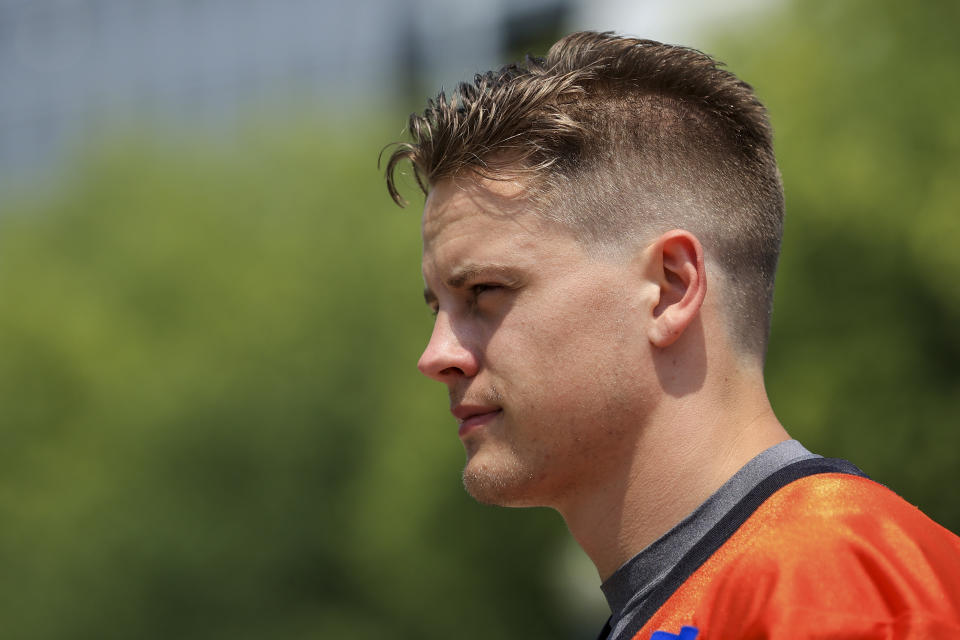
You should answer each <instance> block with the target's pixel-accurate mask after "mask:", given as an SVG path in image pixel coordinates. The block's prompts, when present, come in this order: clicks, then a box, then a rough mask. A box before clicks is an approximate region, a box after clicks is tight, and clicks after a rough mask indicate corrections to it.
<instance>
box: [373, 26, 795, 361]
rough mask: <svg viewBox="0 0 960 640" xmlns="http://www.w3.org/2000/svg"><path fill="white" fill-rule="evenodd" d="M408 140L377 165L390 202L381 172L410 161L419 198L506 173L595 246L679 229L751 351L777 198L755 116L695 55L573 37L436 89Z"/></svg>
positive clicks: (775, 242)
mask: <svg viewBox="0 0 960 640" xmlns="http://www.w3.org/2000/svg"><path fill="white" fill-rule="evenodd" d="M409 133H410V135H411V138H412V141H411V142H403V143H398V144H396V145H395V147H394V149H393V152H392V154H391V155H390V157H389V160H388V162H387V166H386V179H387V187H388V190H389V192H390V195H391V197H392V198H393V199H394V200H395V201H396V202H397V203H398V204H400V205H401V206H403V205H404V204H405V202H404V200H403V198H402V197H401V196H400V194H399V192H398V191H397V188H396V183H395V176H396V171H397V167H398V165H399V164H400V163H401V162H404V161H409V162H410V163H411V164H412V165H413V168H414V176H415V177H416V180H417V183H418V184H419V185H420V187H421V189H423V191H424V193H428V192H429V189H430V186H431V185H434V184H436V183H437V182H438V181H441V180H444V179H446V178H450V177H453V176H458V175H461V174H464V173H467V172H474V173H477V174H479V175H482V176H484V177H489V178H493V179H501V178H502V179H510V178H517V177H519V178H521V179H523V180H524V181H525V182H524V184H525V186H526V187H527V191H528V192H529V198H530V200H531V203H532V209H533V210H534V211H536V212H537V213H539V214H540V215H542V216H544V217H546V218H549V219H552V220H554V221H556V222H558V223H561V224H564V225H566V226H568V227H569V228H571V229H572V230H573V231H574V232H575V233H576V234H577V236H578V237H579V238H581V239H582V241H583V242H585V243H593V244H596V245H598V246H601V247H607V248H609V250H617V251H623V250H626V249H628V248H629V247H633V246H636V244H637V243H638V242H642V241H644V240H647V241H649V240H652V239H653V238H655V237H657V236H658V235H659V234H660V233H663V232H665V231H668V230H670V229H674V228H684V229H687V230H688V231H690V232H691V233H693V234H694V235H696V236H697V237H698V238H699V239H700V241H701V243H702V244H703V246H704V250H705V252H706V254H707V262H708V269H709V268H711V267H716V272H715V273H714V275H720V276H721V277H720V280H722V282H720V283H719V284H720V286H721V288H722V296H723V300H724V305H725V307H726V312H727V314H726V317H727V321H728V325H729V326H730V328H731V330H732V333H733V335H734V336H735V337H736V340H735V342H736V344H737V345H738V346H740V347H742V348H743V349H744V350H745V351H747V352H749V353H753V354H756V355H758V356H759V357H760V358H761V359H762V358H763V357H764V354H765V351H766V343H767V339H768V335H769V329H770V317H771V315H772V305H773V284H774V275H775V271H776V267H777V259H778V256H779V252H780V240H781V236H782V230H783V188H782V184H781V181H780V173H779V171H778V169H777V165H776V160H775V158H774V153H773V134H772V130H771V127H770V124H769V122H768V119H767V113H766V109H765V108H764V107H763V105H762V104H761V103H760V101H759V100H758V99H757V98H756V96H755V95H754V93H753V89H752V88H751V87H750V85H748V84H746V83H744V82H742V81H741V80H739V79H738V78H737V77H736V76H734V75H733V74H732V73H730V72H729V71H726V70H725V69H722V68H721V64H720V63H718V62H717V61H716V60H714V59H713V58H711V57H710V56H708V55H706V54H704V53H701V52H700V51H696V50H694V49H689V48H686V47H680V46H673V45H666V44H661V43H659V42H654V41H651V40H639V39H633V38H626V37H621V36H616V35H613V34H611V33H595V32H580V33H574V34H571V35H569V36H567V37H565V38H563V39H562V40H560V41H558V42H557V43H556V44H554V45H553V46H552V47H551V48H550V51H549V52H548V53H547V56H546V57H545V58H533V57H529V56H528V57H527V59H526V61H525V63H523V64H511V65H507V66H505V67H502V68H501V69H499V70H497V71H489V72H487V73H484V74H478V75H477V76H475V78H474V80H473V82H472V83H466V82H464V83H461V84H460V85H459V86H458V87H457V89H456V90H455V91H454V92H453V94H452V95H451V96H450V97H449V98H448V97H447V96H446V95H445V94H444V93H443V92H441V93H440V94H439V95H438V96H437V97H436V98H434V99H431V100H428V101H427V107H426V109H425V110H424V111H423V113H422V114H413V115H411V116H410V121H409Z"/></svg>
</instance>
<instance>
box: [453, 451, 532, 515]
mask: <svg viewBox="0 0 960 640" xmlns="http://www.w3.org/2000/svg"><path fill="white" fill-rule="evenodd" d="M533 484H534V475H533V474H532V473H531V472H530V471H528V470H524V469H522V468H520V466H519V465H496V466H495V465H489V464H483V463H481V462H480V461H478V460H476V459H471V460H468V461H467V466H466V467H464V469H463V486H464V488H465V489H466V490H467V493H469V494H470V495H471V497H473V499H474V500H476V501H477V502H481V503H483V504H492V505H497V506H500V507H532V506H536V505H537V501H536V500H534V499H532V498H533V496H532V494H533Z"/></svg>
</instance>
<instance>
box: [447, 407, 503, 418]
mask: <svg viewBox="0 0 960 640" xmlns="http://www.w3.org/2000/svg"><path fill="white" fill-rule="evenodd" d="M494 411H500V407H495V406H489V405H479V404H458V405H457V406H455V407H451V409H450V413H452V414H453V415H454V416H455V417H456V418H457V420H459V421H460V422H463V421H465V420H469V419H470V418H472V417H473V416H479V415H483V414H484V413H493V412H494Z"/></svg>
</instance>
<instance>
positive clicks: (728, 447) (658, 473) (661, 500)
mask: <svg viewBox="0 0 960 640" xmlns="http://www.w3.org/2000/svg"><path fill="white" fill-rule="evenodd" d="M723 395H724V396H728V397H729V395H728V394H727V393H724V394H723ZM735 395H738V394H735ZM739 399H740V400H741V401H740V402H737V403H734V404H731V405H730V406H728V407H718V406H717V402H715V400H716V398H711V399H710V400H711V401H710V402H700V403H691V402H690V398H686V399H685V400H684V402H683V404H682V405H681V404H680V403H670V402H666V403H664V405H665V406H662V407H660V409H659V411H658V413H659V414H660V415H658V416H656V417H655V419H654V420H652V421H651V422H650V423H649V424H650V425H661V428H660V429H654V428H652V427H651V428H647V429H645V430H644V433H642V434H639V436H638V441H637V443H636V447H635V449H634V456H633V458H632V462H631V464H630V465H629V466H628V467H627V468H625V469H622V470H619V475H612V474H609V475H607V476H605V477H604V479H603V480H604V481H603V483H602V486H593V487H589V488H587V490H585V491H583V492H580V493H579V494H577V495H574V496H571V497H570V499H569V500H568V501H566V502H565V504H563V505H561V506H560V507H559V508H558V510H559V511H560V513H561V514H562V515H563V517H564V519H565V520H566V523H567V526H568V527H569V529H570V532H571V533H572V534H573V536H574V538H575V539H576V540H577V542H578V543H579V544H580V546H581V547H582V548H583V549H584V551H585V552H586V553H587V555H588V556H590V559H591V560H593V562H594V564H595V565H596V567H597V571H598V572H599V574H600V578H601V579H602V580H606V579H607V578H608V577H609V576H610V575H611V574H612V573H613V572H614V571H616V570H617V569H618V568H619V567H620V566H621V565H623V564H624V563H625V562H627V561H628V560H629V559H630V558H632V557H633V556H634V555H636V554H637V553H639V552H640V551H642V550H643V549H644V548H645V547H646V546H648V545H649V544H650V543H652V542H653V541H655V540H656V539H657V538H659V537H660V536H662V535H663V534H664V533H666V532H667V531H669V530H670V529H671V528H672V527H673V526H674V525H676V524H677V523H678V522H680V521H681V520H682V519H683V518H684V517H686V516H687V515H688V514H689V513H690V512H692V511H693V510H694V509H695V508H696V507H697V506H698V505H700V504H701V503H702V502H703V501H705V500H706V499H707V498H709V497H710V495H712V494H713V493H714V492H715V491H716V490H717V489H719V488H720V487H721V486H722V485H723V483H724V482H726V481H727V480H728V479H729V478H730V477H731V476H733V475H734V474H735V473H736V472H737V471H738V470H739V469H740V468H741V467H742V466H743V465H745V464H746V463H747V462H749V461H750V460H751V459H752V458H753V457H754V456H756V455H758V454H759V453H761V452H762V451H764V450H766V449H767V448H769V447H771V446H773V445H775V444H777V443H779V442H782V441H784V440H787V439H788V438H789V436H788V435H787V433H786V431H785V430H784V429H783V427H782V426H781V425H780V423H779V422H778V421H777V419H776V417H775V416H774V414H773V411H772V410H771V409H770V406H769V404H768V403H767V401H766V395H765V394H764V393H762V392H761V393H760V394H755V396H754V398H753V402H743V401H742V400H745V398H744V395H739ZM720 404H726V403H723V402H720ZM724 408H726V409H727V410H726V411H724V410H723V409H724ZM703 416H709V419H705V418H704V417H703ZM650 452H657V453H656V454H655V455H653V454H651V453H650Z"/></svg>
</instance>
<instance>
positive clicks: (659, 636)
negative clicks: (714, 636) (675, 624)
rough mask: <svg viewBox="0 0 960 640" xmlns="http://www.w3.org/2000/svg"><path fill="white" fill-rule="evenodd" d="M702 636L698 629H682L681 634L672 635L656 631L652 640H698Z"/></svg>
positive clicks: (651, 637)
mask: <svg viewBox="0 0 960 640" xmlns="http://www.w3.org/2000/svg"><path fill="white" fill-rule="evenodd" d="M698 635H700V630H699V629H697V628H696V627H681V629H680V633H679V634H676V635H675V634H672V633H670V632H669V631H654V632H653V635H652V636H650V640H696V639H697V636H698Z"/></svg>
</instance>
